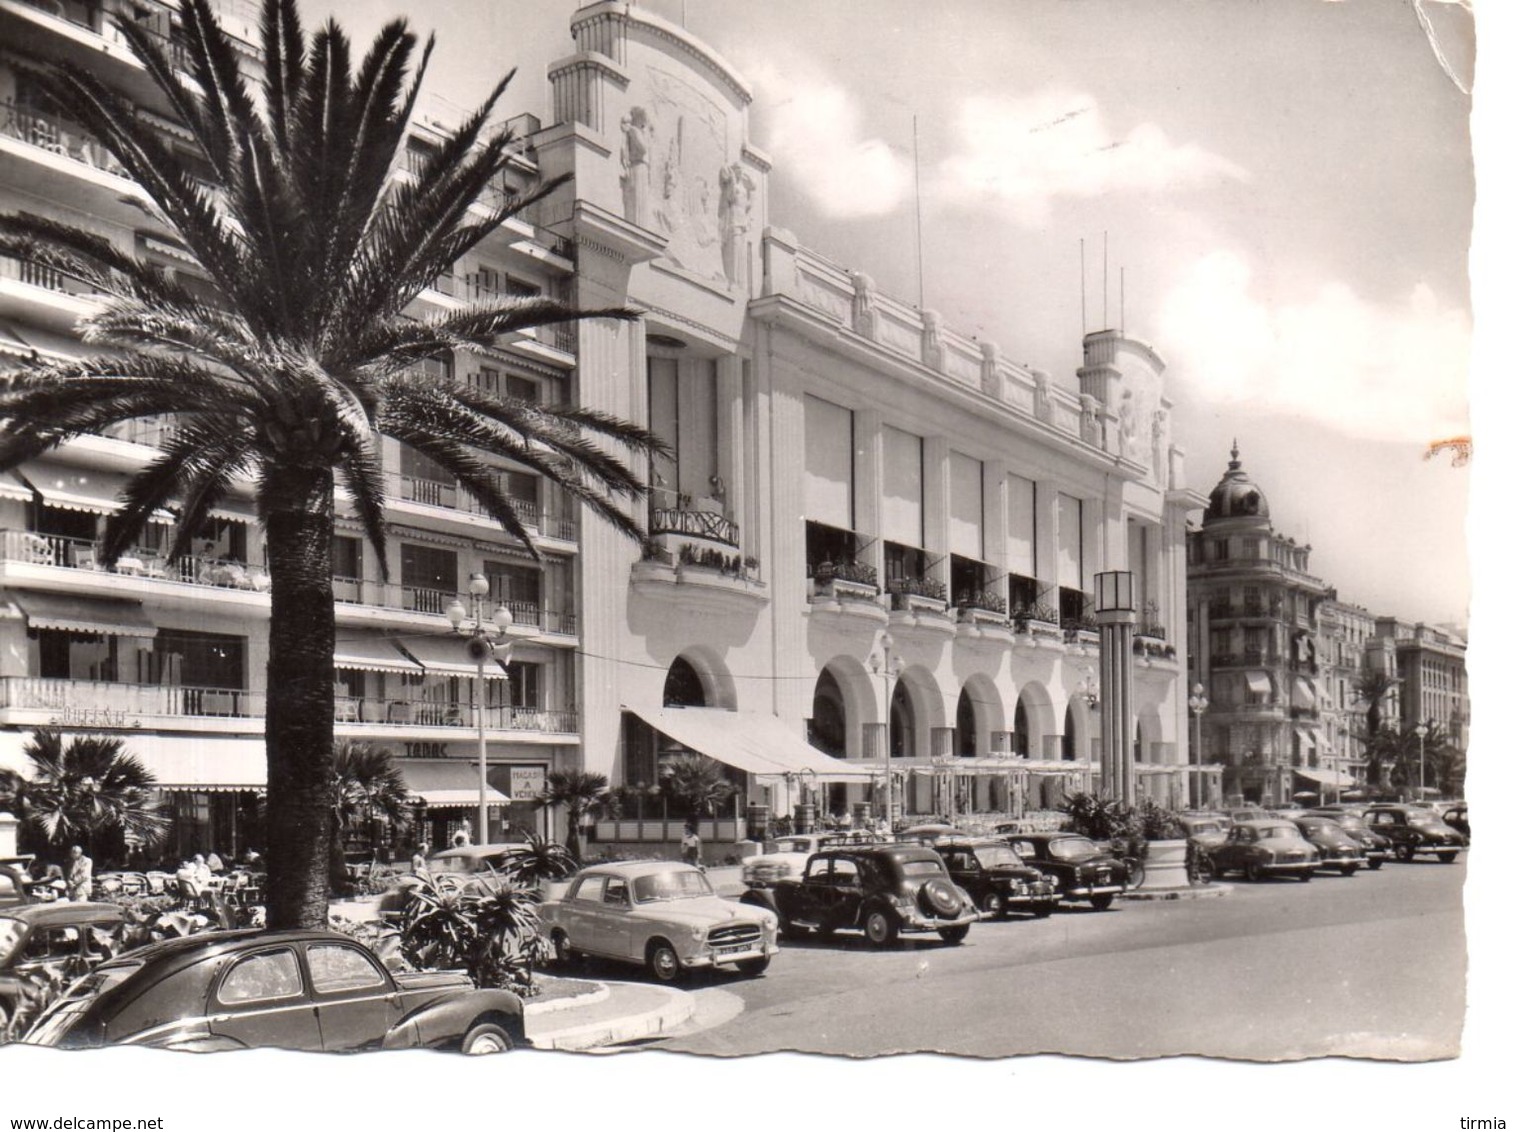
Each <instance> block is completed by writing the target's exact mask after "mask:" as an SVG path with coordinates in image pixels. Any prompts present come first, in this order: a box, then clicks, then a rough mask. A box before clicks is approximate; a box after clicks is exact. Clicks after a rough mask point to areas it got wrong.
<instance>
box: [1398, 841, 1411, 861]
mask: <svg viewBox="0 0 1516 1132" xmlns="http://www.w3.org/2000/svg"><path fill="white" fill-rule="evenodd" d="M1415 856H1416V846H1414V845H1412V844H1411V843H1410V842H1408V841H1402V842H1401V843H1400V844H1399V845H1397V846H1395V859H1396V860H1397V861H1409V860H1411V859H1412V858H1414V857H1415Z"/></svg>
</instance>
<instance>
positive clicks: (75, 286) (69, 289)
mask: <svg viewBox="0 0 1516 1132" xmlns="http://www.w3.org/2000/svg"><path fill="white" fill-rule="evenodd" d="M0 277H3V278H6V279H19V280H20V281H21V282H23V283H26V284H29V285H31V286H33V287H41V288H42V289H43V290H45V291H53V292H56V293H57V294H59V295H70V296H77V297H81V298H89V297H92V296H94V295H98V294H99V292H98V291H96V290H95V289H94V288H93V287H91V286H90V285H89V284H88V283H85V282H83V281H81V280H78V279H75V278H74V277H73V276H72V275H65V274H64V273H63V272H61V271H58V270H57V269H55V268H51V267H44V266H43V265H42V264H40V263H33V262H32V261H31V260H28V259H13V258H12V257H10V256H0Z"/></svg>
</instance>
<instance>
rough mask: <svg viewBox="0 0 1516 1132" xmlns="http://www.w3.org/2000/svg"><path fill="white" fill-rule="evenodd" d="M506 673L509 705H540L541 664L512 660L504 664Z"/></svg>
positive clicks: (520, 706)
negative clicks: (509, 697)
mask: <svg viewBox="0 0 1516 1132" xmlns="http://www.w3.org/2000/svg"><path fill="white" fill-rule="evenodd" d="M506 673H507V675H508V676H509V680H508V681H507V683H508V684H509V685H510V696H511V707H518V708H540V707H541V706H542V665H540V664H526V663H523V662H522V661H519V660H518V661H513V662H512V663H511V664H509V665H507V666H506ZM495 683H498V681H495Z"/></svg>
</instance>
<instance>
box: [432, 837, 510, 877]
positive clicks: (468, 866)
mask: <svg viewBox="0 0 1516 1132" xmlns="http://www.w3.org/2000/svg"><path fill="white" fill-rule="evenodd" d="M526 851H527V846H526V845H524V844H522V843H520V842H515V841H506V842H501V843H499V844H496V845H459V846H456V847H454V848H451V849H439V850H438V851H437V852H435V853H433V854H432V855H431V856H430V857H428V858H427V859H426V868H427V871H428V872H429V873H431V874H432V875H433V876H436V875H438V874H439V873H456V874H458V875H460V876H469V875H471V874H473V873H488V872H491V871H493V872H497V873H503V872H505V871H506V870H507V869H508V868H509V867H510V863H511V858H512V857H518V856H520V855H521V854H522V853H525V852H526Z"/></svg>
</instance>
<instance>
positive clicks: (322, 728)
mask: <svg viewBox="0 0 1516 1132" xmlns="http://www.w3.org/2000/svg"><path fill="white" fill-rule="evenodd" d="M267 474H268V482H267V483H266V484H265V487H264V491H263V492H262V495H263V497H264V498H265V499H266V500H268V501H269V502H270V505H271V507H272V508H273V509H272V510H270V512H269V513H268V515H267V516H266V518H265V520H264V527H265V530H266V532H267V538H268V565H269V574H270V576H271V578H272V586H271V596H272V602H273V604H272V610H271V616H270V619H269V643H268V727H267V743H268V852H267V859H268V926H269V927H270V928H301V927H303V928H324V927H326V926H327V897H328V886H327V867H328V861H329V854H330V852H331V843H332V807H333V805H334V803H335V801H336V798H335V792H336V787H335V782H334V776H333V770H332V720H333V705H332V681H333V673H332V653H333V650H334V648H335V646H336V613H335V611H334V609H333V606H332V565H331V559H332V475H331V472H330V471H329V470H327V469H322V468H316V469H312V468H289V469H283V468H275V469H271V470H270V471H269V472H268V473H267Z"/></svg>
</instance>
